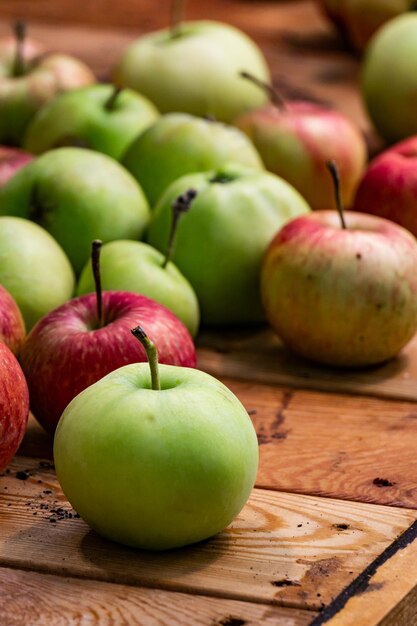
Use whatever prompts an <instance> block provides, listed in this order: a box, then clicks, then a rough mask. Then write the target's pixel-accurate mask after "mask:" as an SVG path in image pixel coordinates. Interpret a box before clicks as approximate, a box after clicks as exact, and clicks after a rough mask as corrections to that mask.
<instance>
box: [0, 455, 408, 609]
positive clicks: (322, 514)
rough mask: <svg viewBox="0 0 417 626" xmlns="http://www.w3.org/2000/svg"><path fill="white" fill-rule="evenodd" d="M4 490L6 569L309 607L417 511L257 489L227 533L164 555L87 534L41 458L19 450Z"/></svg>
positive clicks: (0, 541)
mask: <svg viewBox="0 0 417 626" xmlns="http://www.w3.org/2000/svg"><path fill="white" fill-rule="evenodd" d="M24 470H26V471H27V474H24V475H22V474H16V472H22V471H24ZM18 478H26V479H25V480H18ZM0 494H2V495H1V497H0V516H1V520H2V523H1V525H0V565H1V566H5V567H13V568H18V569H27V570H35V571H39V572H44V573H55V574H60V575H67V576H68V575H70V576H76V577H84V578H90V579H96V580H101V581H106V582H115V583H123V584H134V585H141V586H149V587H154V588H155V587H156V588H160V589H166V590H175V591H181V592H189V593H190V592H192V593H197V594H198V593H201V594H204V595H210V596H217V597H223V598H230V599H234V600H246V601H255V602H266V603H271V604H278V605H280V606H289V607H295V608H300V609H313V610H317V609H320V608H322V607H323V606H324V605H326V604H328V603H329V602H330V601H331V600H332V598H333V597H334V596H336V595H337V594H338V593H339V592H340V591H341V589H343V588H344V587H345V586H346V585H348V584H349V583H350V582H352V580H353V579H354V578H355V577H356V576H358V575H359V574H360V572H361V571H362V570H363V569H364V568H365V567H366V565H368V563H370V562H371V561H373V560H374V558H375V557H376V556H377V555H378V554H380V553H381V552H382V551H383V550H384V549H385V548H386V547H387V545H389V544H390V543H391V542H392V541H393V540H394V539H395V538H396V537H397V536H398V535H399V534H401V533H402V532H403V531H404V530H405V529H406V528H408V527H409V526H410V524H411V523H412V522H413V521H414V519H415V517H416V513H415V511H412V510H409V509H397V508H392V507H391V508H390V507H384V506H377V505H368V504H362V503H355V502H343V501H338V500H333V499H326V498H316V497H309V496H301V495H295V494H287V493H279V492H272V491H268V490H254V492H253V494H252V497H251V499H250V501H249V503H248V505H247V506H246V507H245V508H244V510H243V511H242V513H241V514H240V515H239V516H238V518H237V519H236V520H235V521H234V522H233V523H232V524H231V525H230V527H229V528H228V529H227V530H225V531H224V532H223V533H220V534H219V535H217V536H216V537H215V538H213V539H211V540H210V541H206V542H202V543H201V544H199V545H196V546H191V547H188V548H185V549H182V550H175V551H171V552H167V553H161V554H158V553H149V552H144V551H139V550H129V549H127V548H124V547H122V546H117V545H116V544H113V543H111V542H108V541H106V540H104V539H102V538H100V537H99V536H98V535H96V534H95V533H93V532H92V531H89V529H88V527H87V526H86V525H85V524H84V522H83V521H82V520H80V519H76V518H74V512H73V511H72V510H71V509H70V507H69V505H68V503H67V502H66V500H65V498H64V496H63V494H62V492H61V490H60V488H59V485H58V483H57V480H56V477H55V475H54V473H53V470H52V468H51V467H49V466H48V465H47V464H46V466H45V463H44V462H39V461H38V460H36V459H28V458H20V457H18V458H17V459H16V460H15V461H14V463H13V464H12V466H11V468H9V473H7V474H6V475H5V476H3V478H2V479H1V485H0Z"/></svg>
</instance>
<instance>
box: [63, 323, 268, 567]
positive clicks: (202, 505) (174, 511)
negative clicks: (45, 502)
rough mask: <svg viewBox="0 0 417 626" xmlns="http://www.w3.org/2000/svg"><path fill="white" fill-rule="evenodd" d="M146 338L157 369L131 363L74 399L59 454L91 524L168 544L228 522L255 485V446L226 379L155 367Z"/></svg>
mask: <svg viewBox="0 0 417 626" xmlns="http://www.w3.org/2000/svg"><path fill="white" fill-rule="evenodd" d="M134 332H135V333H139V332H141V333H143V329H139V328H135V329H134ZM168 332H169V331H168ZM142 336H143V335H142ZM145 337H146V335H145ZM146 340H147V341H148V344H147V345H146V344H145V345H146V349H147V350H148V353H149V359H150V362H151V367H152V369H151V372H150V371H149V366H148V364H147V363H138V364H134V365H127V366H125V367H122V368H120V369H118V370H117V371H115V372H112V373H111V374H109V375H108V376H106V377H105V378H102V379H101V380H100V381H98V382H97V383H95V384H94V385H92V386H91V387H89V388H88V389H86V390H85V391H84V392H83V393H81V394H80V395H79V396H77V397H76V398H75V399H74V400H73V401H72V402H71V404H70V405H69V406H68V407H67V409H66V410H65V412H64V414H63V416H62V418H61V420H60V422H59V425H58V428H57V432H56V435H55V440H54V460H55V466H56V471H57V476H58V480H59V482H60V484H61V487H62V489H63V491H64V493H65V495H66V497H67V498H68V499H69V501H70V502H71V505H72V506H73V507H74V508H75V509H76V510H77V511H78V513H79V514H80V515H81V517H82V518H83V519H84V520H85V521H86V522H87V523H88V524H89V525H90V526H91V527H92V528H94V530H96V531H97V532H98V533H100V534H102V535H104V536H105V537H107V538H108V539H112V540H113V541H118V542H120V543H123V544H126V545H129V546H135V547H140V548H145V549H152V550H167V549H172V548H179V547H181V546H184V545H187V544H191V543H195V542H197V541H202V540H203V539H207V538H208V537H211V536H212V535H214V534H216V533H217V532H219V531H221V530H223V529H224V528H225V527H226V526H227V525H228V524H230V522H231V521H232V520H233V518H234V517H235V516H236V515H237V514H238V513H239V511H240V510H241V509H242V507H243V506H244V504H245V503H246V501H247V499H248V497H249V495H250V492H251V490H252V487H253V485H254V482H255V478H256V472H257V467H258V443H257V439H256V433H255V429H254V428H253V425H252V423H251V420H250V418H249V416H248V413H247V411H246V410H245V408H244V407H243V406H242V404H241V403H240V402H239V400H238V399H237V398H236V396H235V395H234V394H233V393H232V392H231V391H230V390H229V389H228V388H227V387H226V386H225V385H223V384H222V383H221V382H219V381H218V380H216V379H215V378H213V377H212V376H209V375H208V374H206V373H204V372H199V371H198V370H193V369H189V368H181V367H173V366H169V365H160V366H159V367H158V364H157V355H156V354H155V350H154V346H152V344H151V345H149V344H150V342H149V339H148V338H147V337H146ZM158 353H159V350H158ZM170 558H172V557H170Z"/></svg>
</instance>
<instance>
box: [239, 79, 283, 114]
mask: <svg viewBox="0 0 417 626" xmlns="http://www.w3.org/2000/svg"><path fill="white" fill-rule="evenodd" d="M239 76H240V77H241V78H244V79H245V80H248V81H250V82H251V83H253V84H254V85H256V87H259V89H262V90H263V91H265V92H266V93H267V94H268V96H269V98H270V100H271V102H272V104H273V105H274V106H275V107H277V109H279V110H280V111H285V109H286V108H287V107H286V103H285V100H284V98H283V97H282V96H281V94H280V93H279V92H278V91H277V89H275V87H273V86H272V85H270V84H269V83H265V82H264V81H263V80H260V79H259V78H256V76H253V74H250V73H249V72H245V71H244V72H239Z"/></svg>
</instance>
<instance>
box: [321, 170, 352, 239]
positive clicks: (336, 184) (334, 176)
mask: <svg viewBox="0 0 417 626" xmlns="http://www.w3.org/2000/svg"><path fill="white" fill-rule="evenodd" d="M326 167H327V169H328V170H329V172H330V175H331V177H332V180H333V186H334V195H335V198H336V206H337V211H338V213H339V216H340V221H341V224H342V228H343V229H345V230H346V229H347V226H346V220H345V208H344V206H343V202H342V194H341V192H340V173H339V168H338V167H337V163H336V161H327V163H326Z"/></svg>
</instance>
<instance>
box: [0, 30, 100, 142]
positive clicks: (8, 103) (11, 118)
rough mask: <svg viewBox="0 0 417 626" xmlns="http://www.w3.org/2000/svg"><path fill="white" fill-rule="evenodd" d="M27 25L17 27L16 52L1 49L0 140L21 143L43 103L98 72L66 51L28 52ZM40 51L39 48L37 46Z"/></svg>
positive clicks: (6, 48) (81, 83)
mask: <svg viewBox="0 0 417 626" xmlns="http://www.w3.org/2000/svg"><path fill="white" fill-rule="evenodd" d="M25 31H26V29H25V25H24V23H23V22H17V23H16V26H15V35H16V42H15V52H14V54H13V55H11V54H10V51H9V50H10V44H6V47H5V50H6V52H4V53H3V55H2V54H1V48H0V143H3V144H8V145H17V146H19V145H21V142H22V140H23V136H24V134H25V131H26V128H27V126H28V124H29V122H30V120H31V119H32V117H33V116H34V114H35V113H36V111H38V110H39V109H40V108H41V106H42V105H44V104H45V103H46V102H49V101H50V100H52V99H53V98H54V97H55V96H56V95H57V94H58V93H60V92H62V91H68V90H70V89H75V88H76V87H82V86H83V85H90V84H91V83H94V82H95V77H94V74H93V73H92V72H91V70H90V69H89V68H88V67H87V66H86V65H85V64H84V63H82V62H81V61H79V60H78V59H75V58H73V57H70V56H67V55H65V54H49V55H41V56H36V55H35V54H34V49H33V45H32V44H30V48H29V53H26V51H25V48H26V42H25ZM35 50H36V48H35Z"/></svg>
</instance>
